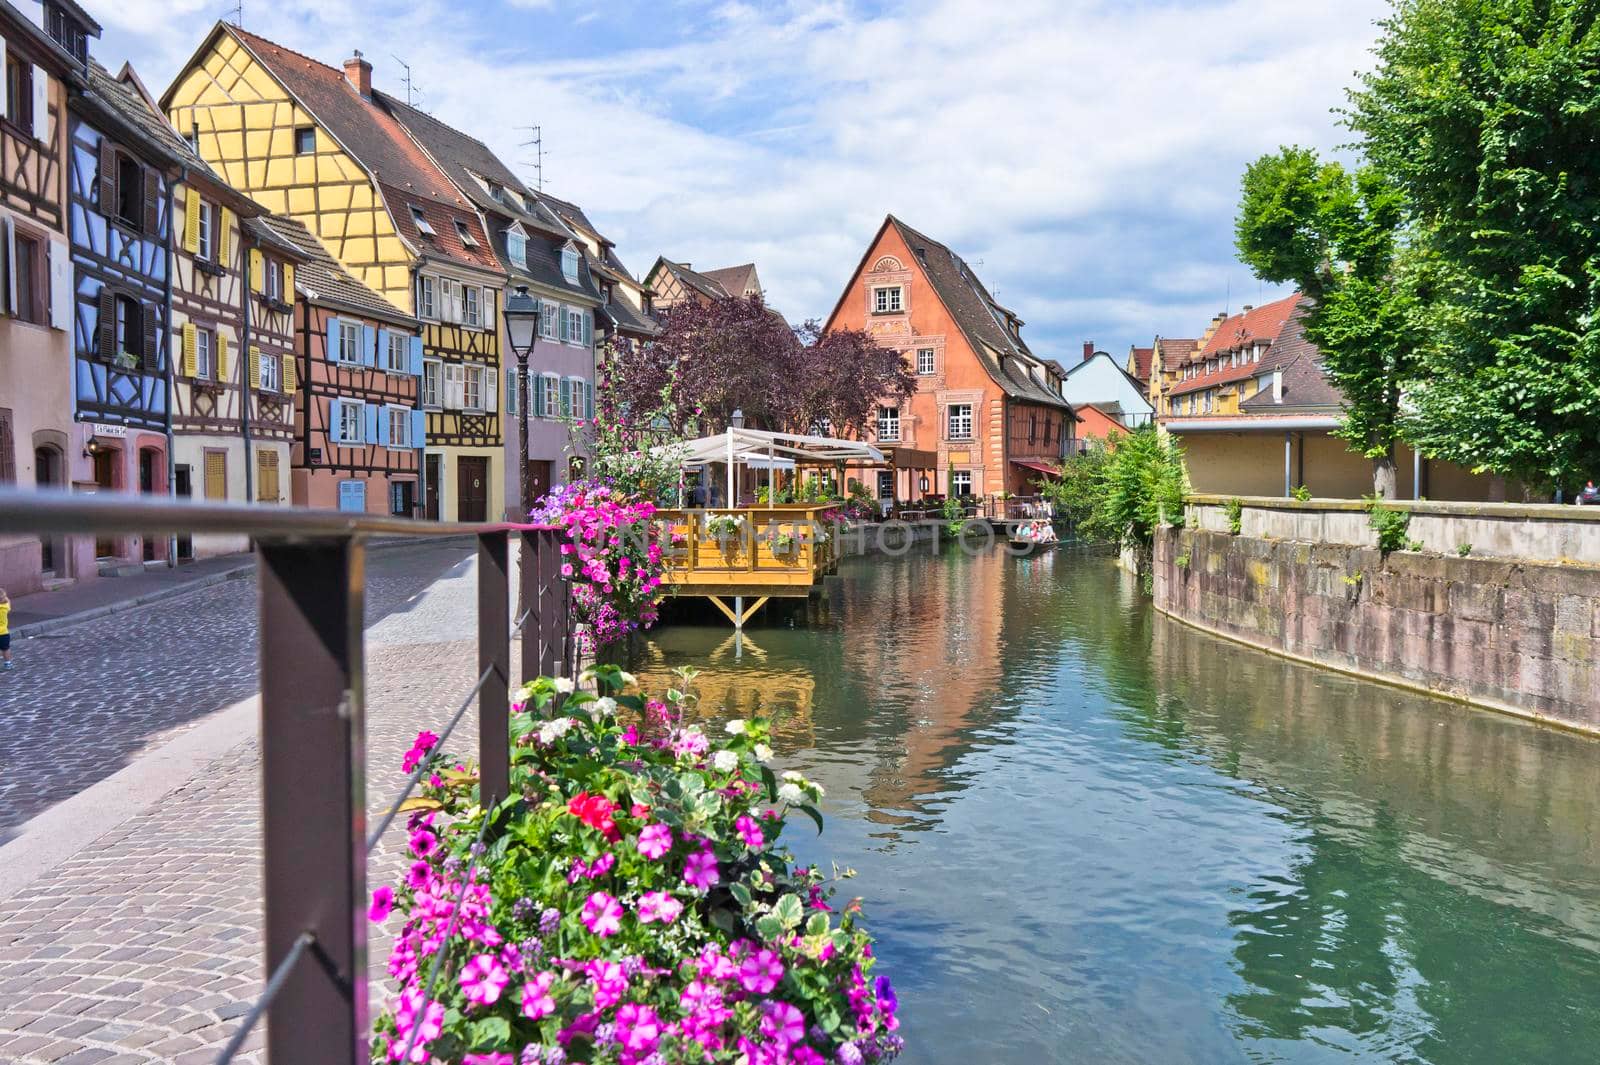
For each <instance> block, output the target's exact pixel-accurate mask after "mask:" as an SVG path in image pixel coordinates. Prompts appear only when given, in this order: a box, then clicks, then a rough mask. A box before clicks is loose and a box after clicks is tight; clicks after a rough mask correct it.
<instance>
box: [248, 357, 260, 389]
mask: <svg viewBox="0 0 1600 1065" xmlns="http://www.w3.org/2000/svg"><path fill="white" fill-rule="evenodd" d="M250 387H251V388H260V387H261V349H260V348H257V347H252V348H251V349H250Z"/></svg>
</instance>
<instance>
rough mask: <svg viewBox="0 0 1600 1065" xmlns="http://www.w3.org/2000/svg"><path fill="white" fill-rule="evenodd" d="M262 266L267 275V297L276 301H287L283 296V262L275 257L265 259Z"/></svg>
mask: <svg viewBox="0 0 1600 1065" xmlns="http://www.w3.org/2000/svg"><path fill="white" fill-rule="evenodd" d="M261 266H262V270H263V272H264V273H265V274H266V275H267V277H266V292H267V299H269V300H271V301H272V302H274V303H283V302H285V300H284V298H283V264H282V263H280V262H278V261H277V260H275V259H263V260H262V261H261Z"/></svg>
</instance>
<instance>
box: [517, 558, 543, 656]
mask: <svg viewBox="0 0 1600 1065" xmlns="http://www.w3.org/2000/svg"><path fill="white" fill-rule="evenodd" d="M519 540H520V547H519V548H518V551H519V552H520V554H519V555H518V556H517V589H518V594H519V597H520V598H521V600H522V609H523V610H524V611H526V612H528V618H527V620H526V621H524V622H523V623H522V682H523V683H524V684H526V683H527V682H528V681H530V680H532V679H533V678H535V677H537V676H539V675H540V670H539V607H540V602H539V534H538V532H537V531H535V530H533V529H524V530H522V532H521V534H520V535H519Z"/></svg>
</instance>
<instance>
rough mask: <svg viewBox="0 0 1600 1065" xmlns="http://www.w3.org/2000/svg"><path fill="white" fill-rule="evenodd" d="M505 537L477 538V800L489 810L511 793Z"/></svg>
mask: <svg viewBox="0 0 1600 1065" xmlns="http://www.w3.org/2000/svg"><path fill="white" fill-rule="evenodd" d="M506 540H507V534H506V533H504V532H488V533H479V534H478V672H479V674H483V673H484V672H486V671H487V673H488V679H486V680H485V681H484V682H483V687H482V688H480V689H478V797H479V800H480V801H481V802H482V804H483V808H484V809H486V810H492V809H494V807H495V805H496V804H497V803H499V802H500V800H501V799H504V798H505V797H506V796H507V795H509V794H510V793H511V738H510V725H511V723H510V718H509V716H508V711H507V706H508V696H507V685H508V684H509V683H510V675H511V621H510V614H511V585H510V579H509V578H510V574H509V572H508V571H507V565H506V563H507V548H506Z"/></svg>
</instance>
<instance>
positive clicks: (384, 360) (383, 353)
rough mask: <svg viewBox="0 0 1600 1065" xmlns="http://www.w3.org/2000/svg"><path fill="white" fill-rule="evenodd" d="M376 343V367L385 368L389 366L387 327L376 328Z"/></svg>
mask: <svg viewBox="0 0 1600 1065" xmlns="http://www.w3.org/2000/svg"><path fill="white" fill-rule="evenodd" d="M377 344H378V369H380V370H387V369H388V368H389V331H388V330H387V329H379V330H378V333H377Z"/></svg>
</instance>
